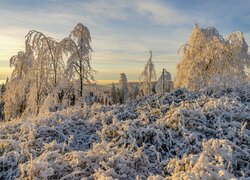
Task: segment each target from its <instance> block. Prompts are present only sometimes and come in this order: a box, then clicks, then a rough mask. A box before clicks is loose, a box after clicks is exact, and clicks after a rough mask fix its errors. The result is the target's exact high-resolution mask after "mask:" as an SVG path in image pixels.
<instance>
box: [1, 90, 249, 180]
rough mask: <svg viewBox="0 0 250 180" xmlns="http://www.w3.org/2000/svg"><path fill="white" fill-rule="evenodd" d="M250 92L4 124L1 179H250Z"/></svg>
mask: <svg viewBox="0 0 250 180" xmlns="http://www.w3.org/2000/svg"><path fill="white" fill-rule="evenodd" d="M249 90H250V88H249V87H246V88H241V89H238V90H227V91H223V92H217V93H212V92H211V91H210V90H204V91H199V92H187V91H185V90H180V89H179V90H175V91H174V92H172V93H171V94H164V95H162V96H151V97H145V98H141V99H138V100H135V101H131V102H128V103H127V104H123V105H114V106H101V105H97V104H94V105H93V106H92V107H91V108H90V107H84V108H80V107H73V108H71V109H67V110H64V111H61V112H56V113H51V114H47V115H44V116H40V117H36V118H27V119H19V120H14V121H10V122H5V123H1V124H0V179H15V178H20V179H85V178H86V179H112V178H114V179H115V178H117V179H136V178H138V179H164V178H166V179H171V178H176V179H183V178H184V179H200V178H203V179H230V178H240V177H241V178H242V179H249V178H250V124H249V123H250V91H249Z"/></svg>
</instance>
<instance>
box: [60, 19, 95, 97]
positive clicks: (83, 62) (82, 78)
mask: <svg viewBox="0 0 250 180" xmlns="http://www.w3.org/2000/svg"><path fill="white" fill-rule="evenodd" d="M90 43H91V36H90V32H89V30H88V28H87V27H86V26H84V25H83V24H81V23H78V24H77V25H76V27H75V28H74V30H73V31H72V32H71V33H70V35H69V37H67V38H64V39H63V40H62V41H61V42H60V47H59V49H60V51H63V52H64V53H65V54H66V55H67V56H68V60H67V68H66V74H67V76H68V78H69V79H77V80H78V81H79V86H80V88H79V89H80V90H79V93H80V97H83V85H84V83H87V84H90V83H91V82H93V81H94V70H93V69H92V67H91V64H90V61H91V56H90V53H91V52H92V48H91V45H90Z"/></svg>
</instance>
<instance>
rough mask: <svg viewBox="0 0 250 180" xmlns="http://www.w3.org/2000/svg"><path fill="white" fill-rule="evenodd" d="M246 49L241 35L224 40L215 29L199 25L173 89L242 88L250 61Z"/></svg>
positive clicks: (180, 66) (231, 35)
mask: <svg viewBox="0 0 250 180" xmlns="http://www.w3.org/2000/svg"><path fill="white" fill-rule="evenodd" d="M247 50H248V46H247V44H246V42H245V39H244V37H243V34H242V33H241V32H236V33H232V34H230V35H229V36H228V38H226V39H224V38H223V37H222V36H220V35H219V33H218V31H217V30H216V29H215V28H213V27H209V28H206V29H204V28H200V27H199V26H198V25H196V26H195V27H194V29H193V32H192V34H191V37H190V39H189V41H188V43H187V44H186V45H185V46H184V48H183V55H182V61H181V62H180V63H179V64H178V65H177V73H176V78H175V81H174V86H175V87H186V88H188V89H190V90H198V89H201V88H205V87H206V86H209V87H212V88H214V89H218V88H219V89H224V88H228V87H236V86H239V85H241V84H243V83H244V82H245V80H246V74H245V72H244V70H245V68H246V67H248V66H249V62H250V61H249V55H248V54H247Z"/></svg>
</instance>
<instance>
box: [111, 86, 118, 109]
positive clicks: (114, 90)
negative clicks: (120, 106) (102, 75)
mask: <svg viewBox="0 0 250 180" xmlns="http://www.w3.org/2000/svg"><path fill="white" fill-rule="evenodd" d="M110 96H111V100H112V103H113V104H116V103H117V92H116V88H115V85H114V83H112V87H111V92H110Z"/></svg>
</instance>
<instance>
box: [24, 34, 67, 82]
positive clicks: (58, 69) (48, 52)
mask: <svg viewBox="0 0 250 180" xmlns="http://www.w3.org/2000/svg"><path fill="white" fill-rule="evenodd" d="M26 41H27V42H28V43H30V45H31V46H32V50H33V53H34V56H35V57H36V59H37V60H40V61H46V64H44V65H46V67H45V69H47V71H48V72H47V73H48V75H49V77H48V78H49V79H48V80H49V81H52V82H53V84H54V86H56V85H57V84H58V81H59V78H60V77H61V75H62V73H63V69H64V64H63V62H62V61H61V58H60V57H61V55H60V54H58V42H56V41H55V40H54V39H53V38H51V37H48V36H46V35H44V34H43V33H42V32H39V31H36V30H31V31H29V33H28V34H27V35H26Z"/></svg>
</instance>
